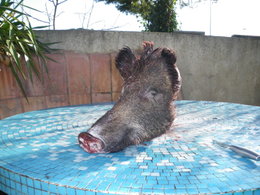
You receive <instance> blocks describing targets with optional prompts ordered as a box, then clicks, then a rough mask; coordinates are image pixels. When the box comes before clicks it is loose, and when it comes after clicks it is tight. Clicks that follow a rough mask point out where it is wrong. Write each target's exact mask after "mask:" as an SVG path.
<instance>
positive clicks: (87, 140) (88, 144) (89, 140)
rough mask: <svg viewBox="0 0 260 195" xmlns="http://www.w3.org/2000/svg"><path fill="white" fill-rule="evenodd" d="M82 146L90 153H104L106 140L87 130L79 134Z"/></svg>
mask: <svg viewBox="0 0 260 195" xmlns="http://www.w3.org/2000/svg"><path fill="white" fill-rule="evenodd" d="M78 141H79V144H80V147H82V148H83V149H84V150H85V151H86V152H88V153H104V147H105V144H104V142H103V141H102V140H101V139H99V138H97V137H94V136H93V135H91V134H90V133H87V132H82V133H80V134H79V136H78Z"/></svg>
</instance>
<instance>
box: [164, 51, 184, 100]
mask: <svg viewBox="0 0 260 195" xmlns="http://www.w3.org/2000/svg"><path fill="white" fill-rule="evenodd" d="M161 55H162V57H163V59H164V60H165V63H166V66H167V70H168V73H169V75H170V79H171V83H172V90H173V93H174V94H173V96H174V98H176V97H177V94H178V92H179V90H180V88H181V75H180V72H179V69H178V68H177V66H176V64H175V62H176V55H175V52H174V51H172V50H170V49H168V48H164V49H162V53H161Z"/></svg>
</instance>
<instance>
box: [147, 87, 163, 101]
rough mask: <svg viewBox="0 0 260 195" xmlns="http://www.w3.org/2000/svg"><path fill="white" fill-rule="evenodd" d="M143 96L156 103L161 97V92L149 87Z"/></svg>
mask: <svg viewBox="0 0 260 195" xmlns="http://www.w3.org/2000/svg"><path fill="white" fill-rule="evenodd" d="M143 98H145V99H148V100H149V101H153V102H157V103H158V101H159V100H160V99H161V98H162V94H161V93H160V92H159V91H158V90H157V89H154V88H149V89H147V90H146V91H145V92H144V94H143Z"/></svg>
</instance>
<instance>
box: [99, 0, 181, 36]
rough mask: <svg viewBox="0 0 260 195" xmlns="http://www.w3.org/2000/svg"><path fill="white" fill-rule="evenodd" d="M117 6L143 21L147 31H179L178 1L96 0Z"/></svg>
mask: <svg viewBox="0 0 260 195" xmlns="http://www.w3.org/2000/svg"><path fill="white" fill-rule="evenodd" d="M96 1H104V2H106V3H108V4H111V3H112V4H115V6H116V8H117V9H118V10H119V11H121V12H124V13H126V14H134V15H136V16H137V17H138V18H140V19H141V23H142V24H143V26H144V28H145V31H150V32H173V31H175V30H178V22H177V19H176V15H177V14H176V12H175V6H176V2H177V0H132V1H129V0H96Z"/></svg>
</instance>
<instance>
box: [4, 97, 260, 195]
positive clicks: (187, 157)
mask: <svg viewBox="0 0 260 195" xmlns="http://www.w3.org/2000/svg"><path fill="white" fill-rule="evenodd" d="M176 104H177V118H176V121H175V126H174V130H173V131H172V132H169V133H167V134H165V135H162V136H161V137H158V138H155V139H153V140H152V141H150V142H146V143H145V144H144V145H137V146H131V147H128V148H126V149H125V150H123V151H121V152H118V153H111V154H88V153H86V152H84V151H83V149H81V148H80V147H79V145H78V142H77V135H78V134H79V132H82V131H86V130H87V129H88V128H89V127H90V126H91V124H93V123H94V122H95V120H96V119H98V118H99V117H100V116H101V115H103V114H104V113H105V112H106V111H107V110H108V109H110V108H111V107H112V106H113V104H102V105H82V106H72V107H60V108H53V109H46V110H39V111H34V112H28V113H23V114H18V115H15V116H12V117H9V118H6V119H3V120H1V121H0V190H1V191H4V192H6V193H8V194H15V195H16V194H30V195H31V194H37V195H38V194H62V195H63V194H77V195H79V194H86V195H88V194H223V193H224V194H235V195H240V194H252V195H259V194H260V188H259V187H260V167H259V165H260V162H259V161H253V160H250V159H248V158H244V157H241V156H238V155H237V154H236V153H234V152H232V151H229V150H228V149H225V148H221V147H219V146H218V145H215V144H214V143H213V142H212V140H218V141H223V142H227V143H232V144H234V145H237V146H242V147H245V148H247V149H250V150H253V151H255V152H258V153H259V152H260V145H259V143H260V141H259V140H260V107H257V106H247V105H240V104H232V103H220V102H205V101H178V102H177V103H176Z"/></svg>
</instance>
